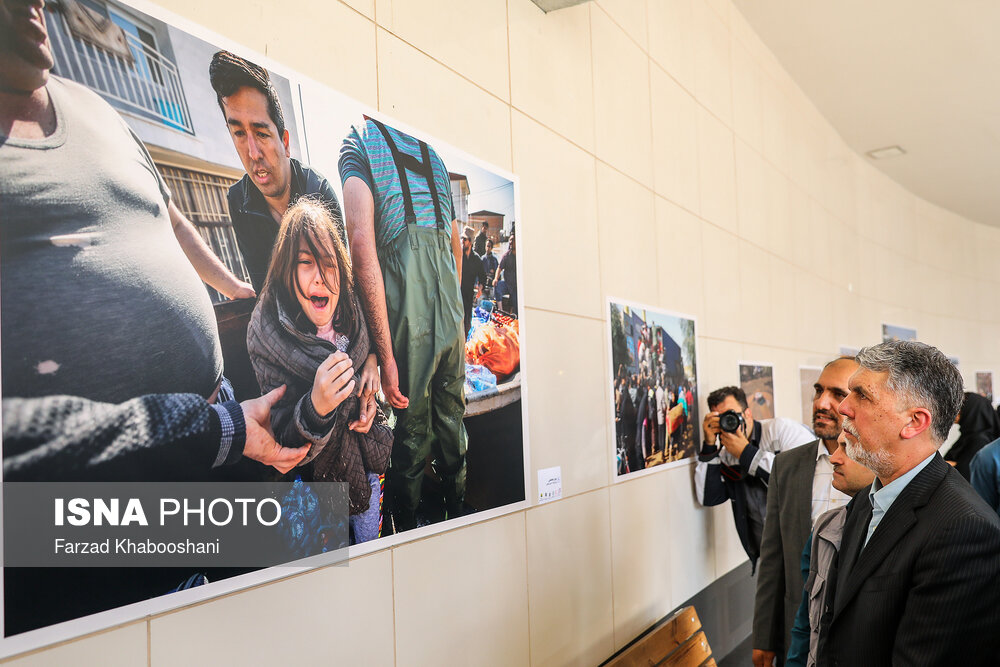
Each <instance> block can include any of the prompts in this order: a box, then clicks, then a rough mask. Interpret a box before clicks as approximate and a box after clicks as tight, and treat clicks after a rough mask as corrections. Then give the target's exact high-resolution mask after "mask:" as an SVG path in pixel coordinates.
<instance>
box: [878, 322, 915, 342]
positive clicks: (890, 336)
mask: <svg viewBox="0 0 1000 667" xmlns="http://www.w3.org/2000/svg"><path fill="white" fill-rule="evenodd" d="M916 339H917V330H916V329H910V328H908V327H900V326H896V325H895V324H883V325H882V342H883V343H888V342H889V341H891V340H902V341H914V340H916Z"/></svg>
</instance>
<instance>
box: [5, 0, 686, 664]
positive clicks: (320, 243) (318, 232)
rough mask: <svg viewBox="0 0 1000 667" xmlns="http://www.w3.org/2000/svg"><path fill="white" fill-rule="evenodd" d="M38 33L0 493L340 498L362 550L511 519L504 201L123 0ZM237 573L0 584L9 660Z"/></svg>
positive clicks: (515, 331) (71, 15)
mask: <svg viewBox="0 0 1000 667" xmlns="http://www.w3.org/2000/svg"><path fill="white" fill-rule="evenodd" d="M44 19H45V29H46V30H47V32H48V38H49V46H50V49H51V53H52V60H53V62H54V64H53V65H52V66H51V76H50V77H49V79H48V82H47V83H46V84H45V86H46V89H47V92H48V98H49V99H50V100H51V104H52V110H51V111H52V117H53V118H54V119H55V121H54V123H55V125H54V128H53V130H52V132H51V133H50V135H49V136H48V137H47V138H45V139H32V138H19V137H12V138H8V139H7V140H6V141H5V142H4V143H3V144H2V145H0V174H2V178H0V200H2V201H3V206H4V238H3V244H2V246H0V255H2V259H0V285H2V299H0V326H2V344H3V347H2V361H3V364H2V369H3V378H2V380H3V385H2V386H3V394H2V401H3V407H4V423H3V442H2V447H3V451H2V458H3V479H4V481H5V482H8V483H9V482H14V481H19V482H46V481H65V480H73V481H102V482H106V481H123V482H146V481H171V482H173V481H200V482H220V483H222V482H262V481H274V480H283V481H288V482H292V481H293V480H296V479H298V480H301V481H303V482H306V483H308V482H311V481H315V482H319V481H330V482H342V483H344V484H347V485H348V487H349V489H350V543H351V545H352V548H354V549H358V550H360V552H361V553H366V552H367V551H372V550H374V549H376V548H379V547H378V546H377V545H379V544H382V545H384V546H390V545H392V544H396V543H399V542H401V541H405V540H406V539H409V538H410V537H411V536H416V537H420V536H425V535H428V534H430V533H432V532H435V531H437V530H441V529H443V528H441V527H439V524H446V525H447V526H452V527H453V526H455V525H463V524H465V523H470V522H473V521H476V520H477V519H479V518H480V517H483V518H488V517H491V516H496V515H497V514H498V513H502V512H506V511H513V510H514V509H516V508H517V506H518V504H519V503H523V502H524V500H525V480H526V475H527V468H526V465H527V455H526V446H527V443H526V429H525V428H524V424H525V419H526V416H525V411H524V408H523V406H522V402H521V396H522V388H523V386H524V384H523V383H524V377H525V376H524V368H523V366H522V364H521V359H522V340H523V334H524V329H523V327H522V326H521V319H520V315H521V313H522V309H523V306H522V298H521V295H522V294H523V285H522V284H521V283H520V282H519V281H518V274H519V273H520V272H519V268H520V266H521V263H520V260H519V255H518V252H517V231H518V206H517V183H516V179H515V177H514V176H513V175H511V174H509V173H505V172H504V171H502V170H500V169H498V168H495V167H493V166H491V165H489V164H487V163H485V162H483V161H481V160H479V159H478V158H476V157H474V156H470V155H468V154H465V153H463V152H462V151H460V150H459V149H457V148H455V147H452V146H449V145H448V144H446V143H445V142H443V141H440V140H438V139H436V138H435V137H433V136H431V135H428V134H427V133H426V132H423V131H421V130H420V128H414V127H409V126H406V125H405V124H403V123H399V122H396V121H394V120H393V119H392V118H389V117H387V116H384V115H382V114H380V113H379V112H378V111H377V110H376V109H372V108H368V107H366V106H365V105H363V104H360V103H358V102H357V101H354V100H352V99H350V98H348V97H346V96H344V95H341V94H340V93H338V92H336V91H333V90H330V89H328V88H326V87H324V86H322V85H320V84H317V83H315V82H313V81H311V80H309V79H307V78H305V77H302V76H300V75H298V74H297V73H296V72H294V71H292V70H290V69H288V68H286V67H284V66H283V65H281V64H280V63H275V62H272V61H269V60H267V59H266V58H263V57H260V56H259V55H254V54H250V53H244V52H242V51H240V50H239V48H238V47H235V46H233V45H231V44H228V43H227V42H225V41H224V40H222V39H221V38H217V37H215V36H213V35H211V34H210V33H208V32H207V31H204V30H200V29H196V27H192V28H191V30H185V29H181V28H179V27H177V26H175V25H173V24H171V23H169V22H166V21H164V20H161V19H160V18H157V17H155V16H150V15H149V14H147V13H145V12H143V11H139V10H137V9H134V8H132V7H130V6H129V5H128V4H126V3H122V2H118V1H117V0H115V1H111V0H88V1H87V2H85V3H83V2H79V3H78V2H66V3H49V4H47V5H46V7H45V8H44ZM95 25H98V26H102V28H101V29H100V30H96V29H94V28H93V26H95ZM88 26H90V27H89V28H88ZM192 31H194V32H195V33H197V34H193V33H192ZM222 44H225V48H224V47H223V46H221V45H222ZM40 149H45V150H40ZM40 239H41V240H40ZM459 266H460V267H461V269H460V270H459ZM42 280H44V282H45V284H46V291H47V292H49V293H51V294H58V295H59V310H60V315H59V320H60V322H61V324H60V325H59V326H51V324H52V321H51V312H49V311H48V310H46V309H44V308H39V307H38V299H37V286H38V284H39V281H42ZM376 285H377V287H376ZM32 295H35V296H32ZM692 336H693V334H692ZM692 340H693V339H692ZM692 350H693V343H692ZM690 363H691V368H692V369H693V363H694V360H693V358H691V359H690ZM682 369H683V366H682ZM670 370H671V372H675V371H676V369H675V368H674V367H672V366H671V367H670ZM692 372H693V371H692ZM675 375H676V374H675ZM682 376H683V373H681V375H680V376H676V377H675V376H671V377H672V379H673V380H675V381H676V382H677V387H685V386H690V388H691V390H692V391H693V390H694V387H693V386H691V385H685V382H684V380H683V377H682ZM692 377H693V376H692ZM348 384H350V387H351V388H353V391H347V389H346V387H347V386H348ZM281 387H285V388H284V389H281ZM684 400H685V401H690V400H691V399H690V398H689V397H685V399H684ZM241 422H246V423H248V424H249V425H248V426H247V428H246V429H245V430H244V429H243V428H242V427H241V426H240V423H241ZM680 422H681V420H680V419H678V423H680ZM254 427H256V430H254ZM267 427H270V428H271V429H272V431H273V437H274V440H273V441H270V442H269V443H268V444H267V445H266V446H265V445H263V444H259V442H258V440H257V439H255V438H256V437H257V436H254V437H250V436H247V437H246V438H245V439H246V444H245V445H244V442H243V441H244V436H245V433H254V434H256V433H263V432H264V431H265V429H266V428H267ZM683 433H684V432H683V430H682V431H681V435H678V436H677V438H678V439H679V438H681V436H682V435H683ZM259 437H261V438H262V437H263V436H259ZM694 437H695V438H696V437H697V435H695V436H694ZM678 442H679V440H678ZM685 442H686V440H685ZM678 447H679V445H678ZM676 449H677V447H675V450H676ZM671 451H674V450H671ZM5 511H7V512H9V511H11V508H10V507H7V508H5ZM411 531H412V532H411ZM366 550H367V551H366ZM249 572H251V569H248V568H243V569H229V570H216V571H212V572H209V573H207V576H204V575H205V574H206V573H205V572H198V571H195V570H191V571H188V570H180V569H178V570H158V569H154V568H145V569H139V568H136V569H135V571H128V572H122V571H119V570H115V569H107V568H94V569H90V570H87V571H85V572H83V571H77V570H75V569H70V568H64V569H61V570H60V569H49V570H38V571H37V572H34V573H29V572H24V571H18V570H12V569H10V568H8V569H6V570H5V572H4V577H5V580H4V586H3V591H4V599H3V605H4V607H3V608H4V614H3V623H4V627H3V636H4V637H14V636H19V635H23V634H24V633H31V632H38V631H40V630H42V629H45V628H48V627H51V626H54V625H56V624H61V623H64V622H70V621H73V620H74V619H78V618H81V617H85V616H89V615H92V614H96V613H102V612H106V611H108V610H113V609H116V608H120V607H122V606H125V605H130V604H132V603H136V602H140V601H145V600H151V601H154V602H155V603H154V604H152V605H150V606H145V607H142V606H138V607H130V610H131V611H127V612H123V613H122V614H121V615H119V616H116V617H113V618H112V617H108V619H109V620H108V622H109V623H117V622H122V621H123V620H128V619H130V618H138V617H141V616H143V615H147V614H149V613H155V612H158V611H163V610H165V609H168V608H170V607H171V605H172V604H177V603H172V602H170V601H169V598H170V597H171V596H170V595H169V593H173V592H174V591H178V590H182V589H187V588H190V587H191V582H192V581H197V583H199V584H205V585H204V586H203V587H201V588H199V590H201V591H204V595H202V597H201V598H197V599H203V598H207V597H211V596H212V595H217V594H221V593H225V592H228V591H230V590H234V588H235V585H229V584H227V583H226V581H227V580H228V579H230V578H232V577H237V576H241V575H245V574H248V573H249ZM286 573H287V572H286ZM195 575H201V576H200V578H198V577H196V576H195ZM260 575H261V576H260V578H258V579H254V580H253V581H254V582H259V581H264V580H266V579H267V578H268V577H270V578H274V577H276V576H279V575H278V574H276V573H273V572H272V573H268V572H261V573H260ZM192 577H194V578H192ZM241 581H243V584H242V585H244V586H245V585H247V581H249V580H247V579H242V580H241ZM206 582H208V583H206ZM193 599H195V598H192V597H191V596H190V595H189V596H188V597H187V598H185V600H186V601H187V602H190V601H192V600H193ZM57 600H58V601H59V602H58V603H57V602H55V601H57ZM40 601H44V603H43V602H40ZM73 627H74V628H75V627H83V626H73ZM87 627H89V628H90V629H91V630H93V629H94V623H93V622H91V623H90V624H89V625H88V626H87ZM59 632H61V633H62V634H60V635H59V638H61V637H66V636H72V634H73V632H74V630H73V629H68V630H66V629H62V630H59ZM38 636H39V637H42V635H38ZM47 640H48V641H51V640H52V635H49V636H47ZM19 641H20V640H19ZM19 646H29V645H28V644H19ZM29 647H30V646H29Z"/></svg>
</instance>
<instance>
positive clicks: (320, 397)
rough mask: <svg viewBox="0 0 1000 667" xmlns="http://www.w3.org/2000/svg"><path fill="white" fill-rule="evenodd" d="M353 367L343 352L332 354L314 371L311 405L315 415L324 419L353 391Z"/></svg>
mask: <svg viewBox="0 0 1000 667" xmlns="http://www.w3.org/2000/svg"><path fill="white" fill-rule="evenodd" d="M353 378H354V365H353V364H351V358H350V357H349V356H347V355H346V354H345V353H343V352H340V351H338V352H334V353H333V354H331V355H330V356H329V357H327V358H326V360H325V361H324V362H323V363H321V364H320V365H319V368H317V369H316V378H315V379H314V380H313V388H312V394H311V398H312V403H313V407H314V408H316V412H317V414H319V415H320V416H321V417H326V416H327V415H329V414H330V413H331V412H333V411H334V410H336V409H337V406H338V405H340V404H341V403H343V402H344V399H345V398H347V397H348V396H350V395H351V392H352V391H354V385H355V382H354V379H353Z"/></svg>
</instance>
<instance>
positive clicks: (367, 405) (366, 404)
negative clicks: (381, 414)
mask: <svg viewBox="0 0 1000 667" xmlns="http://www.w3.org/2000/svg"><path fill="white" fill-rule="evenodd" d="M373 423H375V394H365V395H364V397H363V398H362V399H361V413H360V414H359V415H358V418H357V419H356V420H354V421H352V422H351V423H350V424H348V425H347V428H349V429H351V430H352V431H354V432H355V433H367V432H368V431H369V430H371V427H372V424H373Z"/></svg>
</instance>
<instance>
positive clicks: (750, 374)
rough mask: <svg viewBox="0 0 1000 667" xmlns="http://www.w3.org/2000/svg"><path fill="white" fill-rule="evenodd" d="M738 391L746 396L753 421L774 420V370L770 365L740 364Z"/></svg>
mask: <svg viewBox="0 0 1000 667" xmlns="http://www.w3.org/2000/svg"><path fill="white" fill-rule="evenodd" d="M740 389H742V390H743V393H744V394H746V395H747V402H748V403H749V404H750V414H751V415H753V418H754V419H774V368H773V367H772V366H771V365H770V364H762V363H755V362H743V363H740Z"/></svg>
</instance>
